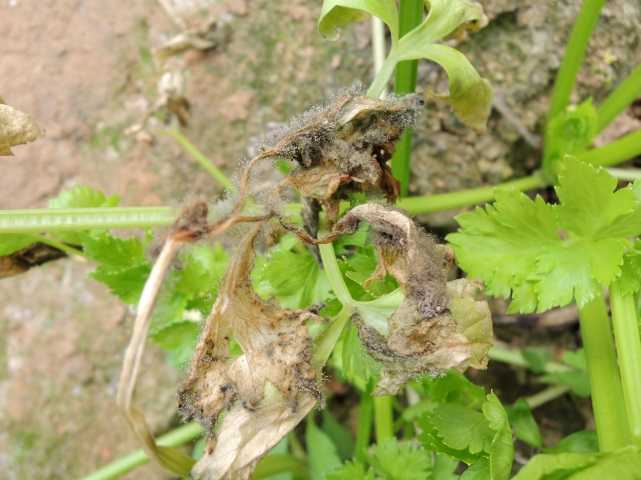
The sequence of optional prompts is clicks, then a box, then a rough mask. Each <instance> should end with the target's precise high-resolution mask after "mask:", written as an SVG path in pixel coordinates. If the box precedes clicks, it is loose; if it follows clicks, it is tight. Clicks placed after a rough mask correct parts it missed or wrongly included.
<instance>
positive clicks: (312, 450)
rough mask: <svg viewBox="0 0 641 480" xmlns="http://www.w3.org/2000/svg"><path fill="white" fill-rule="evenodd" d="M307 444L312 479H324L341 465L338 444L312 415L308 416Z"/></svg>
mask: <svg viewBox="0 0 641 480" xmlns="http://www.w3.org/2000/svg"><path fill="white" fill-rule="evenodd" d="M305 444H306V446H307V458H308V461H309V473H310V478H311V480H324V479H325V478H326V477H327V475H328V474H329V473H331V472H332V471H334V470H336V469H338V468H340V467H341V460H340V457H339V456H338V452H337V450H336V446H335V445H334V444H333V443H332V440H331V439H330V438H329V437H328V436H327V434H326V433H325V432H323V431H322V430H321V429H319V428H318V427H317V426H316V425H315V424H314V421H313V418H312V417H308V421H307V428H306V429H305Z"/></svg>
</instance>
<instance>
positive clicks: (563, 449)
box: [545, 430, 599, 453]
mask: <svg viewBox="0 0 641 480" xmlns="http://www.w3.org/2000/svg"><path fill="white" fill-rule="evenodd" d="M598 451H599V440H598V438H597V435H596V432H591V431H588V430H581V431H579V432H574V433H571V434H570V435H568V436H567V437H565V438H562V439H561V440H560V441H559V443H557V444H556V445H555V446H554V447H553V448H548V449H546V450H545V453H596V452H598Z"/></svg>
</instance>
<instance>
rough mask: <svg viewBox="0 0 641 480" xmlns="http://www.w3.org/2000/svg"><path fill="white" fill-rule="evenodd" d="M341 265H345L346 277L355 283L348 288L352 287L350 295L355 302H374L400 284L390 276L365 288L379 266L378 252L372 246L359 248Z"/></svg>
mask: <svg viewBox="0 0 641 480" xmlns="http://www.w3.org/2000/svg"><path fill="white" fill-rule="evenodd" d="M341 263H343V265H341V266H342V267H343V268H342V270H344V271H343V273H344V275H345V277H347V278H348V279H350V280H352V281H353V282H354V283H353V285H352V284H348V287H350V293H351V294H352V297H353V298H354V299H355V300H372V299H374V298H376V297H379V296H381V295H384V294H386V293H391V292H393V291H394V290H396V289H397V288H398V282H397V281H396V280H395V279H394V277H392V276H390V275H386V276H385V277H384V278H381V279H377V280H375V281H373V282H370V283H369V284H368V285H367V286H365V282H366V281H367V280H368V279H369V278H370V277H371V275H372V273H374V271H375V270H376V266H377V265H378V258H377V255H376V250H375V249H374V247H373V246H371V245H368V246H367V247H362V248H359V249H358V250H357V251H356V252H354V253H353V254H352V255H350V256H348V257H346V259H345V260H344V261H343V262H341Z"/></svg>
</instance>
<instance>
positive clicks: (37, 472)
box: [0, 0, 641, 480]
mask: <svg viewBox="0 0 641 480" xmlns="http://www.w3.org/2000/svg"><path fill="white" fill-rule="evenodd" d="M174 3H180V2H177V1H176V2H174ZM210 3H211V4H212V5H213V4H215V5H214V6H213V7H212V8H213V9H214V10H215V11H216V12H217V16H218V17H217V18H219V19H221V20H222V21H223V22H224V23H226V25H227V26H226V27H225V28H227V29H228V32H229V33H228V35H225V36H223V37H224V40H222V41H221V42H220V44H219V45H217V46H216V47H215V48H213V49H212V50H211V51H208V52H200V51H190V52H188V53H186V54H185V55H183V56H182V57H181V62H182V64H181V66H182V70H183V71H184V73H185V82H186V89H185V91H186V97H187V99H188V100H189V102H190V104H191V111H190V120H189V125H188V127H187V128H186V129H185V133H186V134H187V135H188V136H189V138H190V139H191V140H192V141H193V142H194V143H195V144H196V145H198V146H199V147H200V148H201V149H202V150H203V151H204V152H205V153H206V155H207V156H208V157H209V158H210V159H211V160H212V162H213V163H214V164H216V165H218V166H220V167H222V168H224V169H225V170H226V171H228V172H230V173H233V172H234V171H235V169H236V165H237V164H238V161H239V159H241V158H242V157H243V156H244V155H245V152H246V149H247V146H248V145H250V144H252V143H253V144H255V143H256V139H257V138H258V137H259V136H260V135H261V133H264V132H265V131H266V130H267V129H269V127H270V125H273V124H276V123H280V122H285V121H287V120H288V119H289V118H290V117H291V116H292V115H295V114H297V113H301V112H302V111H304V110H305V109H307V108H308V107H309V106H311V105H314V104H318V103H320V102H322V100H323V99H324V98H326V97H327V96H328V95H330V94H332V93H333V92H336V91H337V90H339V89H340V88H345V87H349V86H350V85H351V84H352V83H353V82H354V81H355V80H361V81H363V82H366V81H368V78H369V77H370V72H371V48H370V41H369V38H370V33H369V24H368V23H367V22H365V23H363V24H359V25H357V26H356V27H355V28H352V29H349V30H347V31H346V32H345V33H344V34H343V35H342V36H341V38H340V39H339V40H338V41H336V42H326V41H324V40H323V39H322V38H321V37H320V36H319V35H318V34H317V32H316V29H315V22H316V18H317V15H318V12H319V3H318V2H316V1H313V0H291V1H287V2H284V1H269V0H253V1H251V2H250V1H249V0H226V1H223V0H220V1H217V2H216V1H213V0H212V1H211V2H210ZM482 3H483V4H484V6H485V7H486V10H487V12H488V15H489V17H490V20H491V22H490V24H489V26H488V27H487V28H486V29H484V30H483V31H481V32H479V33H477V34H475V35H474V36H472V38H471V39H470V40H468V41H467V42H466V43H464V44H463V45H461V48H462V49H463V50H464V51H465V52H466V53H468V54H469V56H470V58H471V60H472V62H473V63H474V64H475V65H477V67H478V69H479V71H480V72H481V73H482V74H483V75H484V76H486V77H487V78H489V79H490V81H491V82H492V83H493V84H494V86H495V87H496V89H497V92H498V93H499V96H500V99H502V100H503V107H502V108H499V109H497V111H495V112H494V113H493V115H492V118H491V120H490V125H489V127H490V128H489V133H488V134H486V135H479V134H476V133H474V132H471V131H469V130H467V129H465V128H464V127H463V126H462V125H461V124H460V123H458V122H457V121H456V120H455V119H454V117H453V116H452V115H451V114H450V112H449V111H448V110H447V109H446V108H443V107H439V106H436V105H434V104H432V103H430V104H428V112H427V113H426V114H425V115H423V117H422V119H421V124H420V125H419V127H418V128H417V135H416V153H415V158H414V160H413V170H414V171H413V173H414V177H413V181H412V185H411V189H412V191H413V192H414V193H430V192H442V191H448V190H452V189H456V188H463V187H468V186H474V185H479V184H485V183H494V182H497V181H500V180H503V179H505V178H509V177H511V176H514V175H517V174H521V173H525V172H527V171H529V170H531V169H532V168H534V167H535V166H536V165H537V161H538V160H537V159H538V152H537V150H536V148H533V147H532V146H528V145H527V142H525V141H524V140H523V138H522V135H521V134H520V133H519V129H521V130H522V129H523V128H525V129H526V130H528V131H530V132H533V133H535V132H536V130H537V128H538V126H539V125H540V121H541V118H542V117H543V115H544V111H545V105H546V100H547V96H548V94H549V90H550V86H551V82H552V80H553V75H554V72H555V69H556V68H557V66H558V63H559V61H560V55H561V52H562V45H563V42H564V41H565V39H566V38H567V35H568V32H569V28H570V25H571V22H572V19H573V18H574V17H575V15H576V12H577V10H578V5H579V3H580V2H579V1H578V0H563V1H552V0H547V1H543V2H536V4H532V3H531V2H525V1H518V0H492V1H485V2H482ZM639 18H641V5H640V4H639V3H638V2H637V1H625V0H612V1H610V2H608V5H607V7H606V8H605V12H604V15H603V18H602V20H601V22H600V24H599V27H598V30H597V34H596V36H595V38H594V40H593V41H592V43H591V45H590V50H589V53H588V59H589V60H588V63H587V65H586V68H585V69H584V71H583V73H582V75H581V78H580V83H579V87H580V88H579V92H580V95H581V96H582V97H583V96H586V95H593V96H594V97H595V98H596V99H599V98H602V97H603V96H604V94H605V93H606V92H607V91H608V90H609V89H611V88H612V86H613V85H614V84H616V82H617V81H618V79H620V78H621V77H622V76H624V75H625V74H626V73H627V72H628V71H629V70H630V69H631V68H632V66H633V64H634V63H636V62H638V60H639V58H641V25H640V22H639ZM177 33H179V29H178V28H177V27H176V25H175V24H174V23H173V22H172V21H171V19H170V18H169V16H168V15H167V14H166V12H165V11H164V10H163V9H162V8H161V7H160V4H159V3H158V2H157V1H155V0H136V1H134V2H128V3H127V4H126V5H125V4H119V5H116V4H114V3H113V2H83V1H81V0H55V1H54V0H45V1H36V0H2V1H1V3H0V38H2V39H3V41H2V43H1V44H0V79H1V86H0V88H1V91H0V95H2V97H3V98H4V99H5V101H7V103H9V104H11V105H12V106H14V107H16V108H18V109H20V110H23V111H25V112H28V113H29V114H31V115H32V116H33V118H34V119H36V120H37V122H38V123H39V124H40V125H41V126H42V127H43V128H44V129H45V130H46V135H45V137H44V138H43V139H41V140H39V141H37V142H35V143H33V144H30V145H27V146H23V147H19V148H16V149H15V153H16V156H15V157H10V158H2V160H1V161H0V163H1V168H0V172H2V173H1V174H0V179H1V180H0V208H1V209H9V208H31V207H42V206H45V205H46V200H47V199H48V198H50V197H52V196H55V195H56V194H57V193H58V192H59V191H61V190H63V189H65V188H68V187H70V186H72V185H75V184H87V185H91V186H93V187H96V188H99V189H102V190H104V191H106V192H108V193H111V194H118V195H120V196H121V197H122V204H123V205H161V204H168V205H180V204H182V203H183V202H184V201H186V200H188V199H191V198H194V197H203V198H207V199H214V198H216V197H217V196H218V195H219V194H220V189H219V188H218V187H217V186H216V185H214V184H212V183H211V181H210V179H209V177H208V176H207V174H206V173H204V172H203V171H201V170H199V169H198V167H197V166H195V165H194V164H193V162H192V161H191V160H190V159H189V157H188V156H186V155H185V154H184V153H183V152H182V151H181V149H180V148H179V147H178V146H177V145H176V144H174V143H173V141H172V140H171V139H169V138H168V137H166V136H163V135H159V134H158V132H159V131H160V128H158V125H159V124H160V120H159V118H160V116H154V117H152V120H151V121H150V124H151V126H152V127H153V125H156V127H155V129H154V128H151V129H150V133H151V134H150V135H147V134H139V135H128V134H127V132H126V130H127V128H128V127H130V126H131V125H133V124H135V123H137V122H139V121H140V119H141V118H142V117H143V116H144V113H145V111H146V110H147V109H149V108H150V106H151V105H153V103H154V102H155V101H156V99H157V91H156V85H157V82H158V79H159V78H160V76H161V74H162V71H161V70H160V69H159V68H158V67H157V66H156V64H155V63H154V61H153V59H152V55H151V52H152V49H153V48H154V47H157V46H159V45H161V44H162V43H163V42H164V41H166V40H167V39H169V38H170V37H171V36H173V35H174V34H177ZM428 80H434V81H436V82H437V83H438V82H442V81H443V78H442V73H441V72H440V71H439V70H438V69H437V68H436V67H434V66H433V65H429V64H422V66H421V81H420V82H419V84H421V85H425V84H426V83H427V81H428ZM499 110H502V111H503V112H506V111H507V112H512V113H514V115H515V117H516V118H519V119H520V120H519V122H517V123H516V124H515V122H513V121H512V120H510V118H508V117H509V115H507V116H506V115H505V113H500V112H499ZM631 125H634V120H632V119H629V120H628V121H627V123H626V121H623V122H620V124H619V125H618V127H617V128H618V130H617V132H618V133H621V132H624V131H626V129H629V128H632V127H631ZM90 268H91V267H90V265H88V264H83V263H82V262H78V261H63V262H57V263H56V264H51V265H47V266H44V267H42V268H39V269H37V270H34V271H31V272H29V273H28V274H26V275H22V276H20V277H14V278H11V279H5V280H2V288H1V289H0V408H1V409H2V411H3V412H4V415H2V416H1V418H0V478H2V479H4V478H6V479H19V480H22V479H39V478H47V479H69V478H76V477H79V476H81V475H83V474H86V473H89V472H91V471H92V470H93V469H95V468H96V467H98V466H100V465H102V464H104V463H105V462H108V461H110V460H112V459H114V458H116V457H118V456H119V455H121V454H124V453H126V452H128V451H131V450H132V449H134V448H137V444H136V442H135V441H134V440H133V439H132V438H131V435H130V434H129V432H128V430H127V428H126V426H125V424H124V421H121V420H120V417H119V416H118V415H117V414H116V412H115V407H114V395H115V386H116V382H117V379H118V374H119V368H120V361H121V358H122V355H123V351H124V347H125V345H126V343H127V340H128V336H129V332H130V328H131V319H132V316H131V314H130V312H128V311H127V309H126V308H125V307H123V306H122V305H121V304H120V303H119V302H118V301H117V300H116V299H114V298H113V297H112V296H111V295H110V294H109V293H108V292H107V291H106V289H105V288H103V287H102V286H100V285H98V284H96V283H94V282H92V281H91V280H89V279H87V272H88V271H90ZM179 376H180V374H179V373H177V372H176V371H175V370H173V369H172V368H170V367H169V366H168V365H167V364H166V362H165V360H164V358H163V355H162V353H161V352H159V351H158V350H156V349H154V347H153V346H151V347H150V348H149V350H148V351H147V353H146V356H145V367H144V370H143V374H142V380H141V385H140V386H139V388H138V393H137V398H139V400H140V402H141V404H142V405H143V407H144V409H145V411H146V412H147V413H149V414H150V417H151V424H152V428H153V429H154V431H156V432H158V433H161V432H163V431H166V430H167V429H168V428H170V427H171V426H172V425H173V424H175V422H176V421H177V419H176V414H175V393H174V392H175V385H176V383H177V381H178V379H179ZM508 394H509V393H508ZM127 478H131V479H134V478H145V479H162V478H165V477H163V475H162V474H160V473H158V472H156V471H154V470H152V469H150V468H149V467H146V469H139V470H137V471H136V472H134V473H132V474H130V475H129V476H128V477H127Z"/></svg>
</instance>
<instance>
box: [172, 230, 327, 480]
mask: <svg viewBox="0 0 641 480" xmlns="http://www.w3.org/2000/svg"><path fill="white" fill-rule="evenodd" d="M261 227H262V225H257V226H255V227H253V228H252V230H251V231H250V232H249V233H248V234H247V235H246V236H245V238H244V239H243V241H242V243H241V244H240V245H239V247H238V250H237V252H236V254H235V255H234V258H233V259H232V261H231V263H230V266H229V269H228V271H227V274H226V276H225V279H224V280H223V283H222V285H221V287H220V289H219V293H218V298H217V300H216V303H215V304H214V307H213V309H212V312H211V314H210V316H209V318H208V319H207V321H206V324H205V328H204V330H203V333H202V336H201V339H200V341H199V343H198V346H197V347H196V353H195V355H194V358H193V360H192V363H191V367H190V369H189V373H188V375H187V379H186V380H185V382H184V384H183V386H182V388H181V389H180V392H179V399H180V409H181V412H182V413H183V415H184V416H185V417H187V418H188V419H192V418H196V419H198V420H199V421H200V422H201V423H202V424H203V425H205V426H206V427H208V428H209V430H210V439H209V442H208V448H209V450H210V451H212V452H214V453H213V457H211V458H210V457H209V456H206V457H205V459H204V460H203V462H205V463H207V464H208V465H209V466H208V468H214V467H212V465H213V464H215V465H218V466H217V467H216V468H219V467H220V465H222V464H221V463H220V462H223V463H224V462H225V461H226V460H225V458H222V459H221V458H219V457H217V456H216V455H217V452H218V450H217V449H216V448H215V446H216V445H217V443H216V438H217V437H220V436H224V435H228V433H226V432H227V429H228V415H230V414H233V415H235V416H234V417H233V418H236V417H241V418H245V420H244V422H245V423H244V424H246V425H245V430H244V431H241V432H236V434H237V435H238V436H240V437H241V438H242V439H243V441H244V442H245V443H248V442H250V440H251V439H252V438H254V437H255V436H256V435H267V434H269V438H272V437H273V439H274V440H275V441H274V443H275V442H277V441H278V440H279V439H280V436H278V438H276V436H274V433H273V432H277V431H278V425H270V426H269V428H266V429H253V428H252V427H251V425H252V424H253V423H252V422H254V421H259V420H260V418H262V416H263V415H266V412H265V409H266V408H268V411H272V410H273V409H274V408H276V409H280V412H281V415H282V419H281V420H282V421H283V422H284V421H286V420H287V421H289V420H290V419H291V418H292V416H294V417H297V416H298V415H299V414H300V406H301V404H302V405H304V406H305V409H307V410H308V409H309V408H311V406H313V404H314V403H315V402H316V400H317V399H318V398H320V390H319V375H318V372H317V371H315V369H314V368H312V366H311V356H312V341H311V338H310V336H309V333H308V329H307V321H308V320H315V319H318V317H317V316H316V314H314V313H312V312H310V311H306V310H283V309H280V308H279V307H278V306H277V305H275V304H274V303H272V302H265V301H263V300H261V299H260V298H259V297H258V296H257V295H256V293H255V292H254V290H253V288H252V285H251V280H250V272H251V269H252V267H253V264H254V257H255V251H254V248H255V241H256V237H257V236H258V234H259V232H260V230H261ZM232 340H233V341H236V342H237V343H238V345H239V346H240V348H241V350H242V354H241V355H240V356H237V357H235V358H234V357H231V356H230V343H231V342H232ZM269 408H271V409H272V410H269ZM243 410H244V413H243V412H242V411H243ZM307 410H306V411H307ZM224 411H227V412H229V413H228V415H226V416H225V419H224V420H223V422H222V425H220V428H219V431H218V433H217V434H216V436H214V434H213V427H214V426H215V425H216V423H217V421H218V418H219V415H220V414H221V413H222V412H224ZM234 412H235V413H234ZM248 413H251V414H252V415H253V417H251V418H254V419H255V420H251V421H250V417H247V414H248ZM274 421H276V420H274ZM246 422H249V423H246ZM248 425H249V426H248ZM270 429H271V432H272V433H270ZM265 441H268V440H267V439H266V440H265ZM270 441H271V440H270ZM243 448H244V447H243ZM243 448H239V449H238V451H237V452H235V454H237V455H240V454H241V453H242V452H244V454H245V455H250V454H249V453H248V452H249V450H246V449H243ZM247 448H250V447H247ZM250 450H251V448H250ZM265 451H266V450H264V445H261V448H260V449H256V450H255V453H256V456H255V458H254V459H253V460H252V462H253V461H254V460H256V459H258V458H259V457H260V456H262V454H263V453H264V452H265ZM232 463H233V462H232ZM243 466H246V465H245V464H244V463H243ZM220 468H222V467H220ZM237 468H240V466H236V467H233V465H232V464H230V465H228V467H225V468H223V470H224V472H225V475H227V476H226V477H225V478H241V477H236V476H234V475H237V474H238V472H237V471H236V469H237ZM234 472H236V473H234ZM208 478H220V477H216V476H212V477H208Z"/></svg>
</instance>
